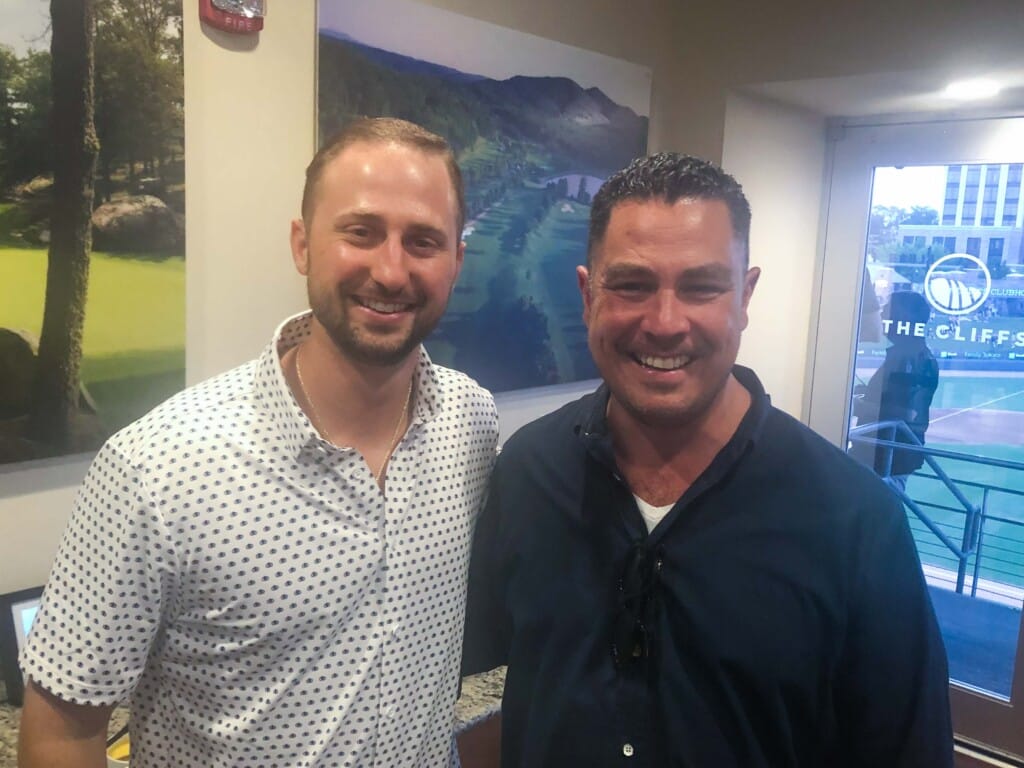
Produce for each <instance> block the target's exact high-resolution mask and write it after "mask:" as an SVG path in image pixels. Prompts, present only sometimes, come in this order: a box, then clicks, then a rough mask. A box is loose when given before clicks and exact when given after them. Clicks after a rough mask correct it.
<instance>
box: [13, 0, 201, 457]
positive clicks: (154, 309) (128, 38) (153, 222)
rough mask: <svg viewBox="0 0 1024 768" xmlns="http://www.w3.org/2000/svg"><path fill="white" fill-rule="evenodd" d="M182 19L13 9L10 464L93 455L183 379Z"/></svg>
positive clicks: (92, 10)
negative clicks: (90, 75)
mask: <svg viewBox="0 0 1024 768" xmlns="http://www.w3.org/2000/svg"><path fill="white" fill-rule="evenodd" d="M86 13H88V14H91V16H92V19H93V21H94V23H92V24H88V23H83V21H82V19H83V18H84V16H83V14H86ZM56 14H60V15H59V16H58V15H56ZM181 14H182V4H181V0H102V1H101V0H89V1H88V2H75V3H54V4H52V7H51V4H50V3H47V2H45V1H44V0H5V1H4V2H3V3H0V464H14V463H19V462H23V461H26V460H32V459H43V458H52V457H56V456H62V455H66V454H75V453H82V452H88V451H92V450H95V449H96V448H98V447H99V445H100V444H101V443H102V442H103V440H104V439H106V438H107V437H108V436H109V435H110V434H112V433H113V432H114V431H116V430H117V429H119V428H120V427H123V426H124V425H125V424H127V423H128V422H130V421H132V420H134V419H136V418H138V417H139V416H141V415H142V414H144V413H145V412H146V411H148V410H149V409H150V408H152V407H153V406H154V405H156V404H157V403H159V402H160V401H161V400H163V399H165V398H166V397H168V396H169V395H170V394H172V393H173V392H175V391H177V390H179V389H181V387H182V386H183V385H184V380H185V255H184V253H185V243H184V226H185V224H184V210H185V208H184V206H185V178H184V166H185V161H184V127H183V115H184V112H183V108H184V104H183V100H184V93H183V66H182V64H183V58H182V16H181ZM90 59H91V61H92V66H93V68H94V77H93V79H92V87H91V88H89V87H87V85H86V83H87V81H88V78H87V76H86V73H87V72H88V71H89V67H88V65H87V62H88V61H89V60H90ZM76 115H77V116H81V117H80V119H78V118H76V117H75V116H76ZM85 116H87V118H86V117H85Z"/></svg>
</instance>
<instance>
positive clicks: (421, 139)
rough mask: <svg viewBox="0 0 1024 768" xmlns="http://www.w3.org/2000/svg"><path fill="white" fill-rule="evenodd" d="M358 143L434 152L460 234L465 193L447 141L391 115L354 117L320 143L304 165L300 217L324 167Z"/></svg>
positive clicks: (307, 216) (308, 209) (308, 214)
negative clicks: (448, 179) (443, 171)
mask: <svg viewBox="0 0 1024 768" xmlns="http://www.w3.org/2000/svg"><path fill="white" fill-rule="evenodd" d="M359 142H368V143H374V144H386V143H395V144H399V145H401V146H405V147H412V148H413V149H418V150H420V151H421V152H424V153H426V154H428V155H437V156H438V157H440V158H441V159H442V160H443V161H444V164H445V166H447V168H448V176H449V177H451V182H452V191H453V192H454V193H455V201H456V225H457V226H456V232H455V234H456V237H460V238H461V237H462V227H463V226H464V225H465V223H466V193H465V189H464V187H463V183H462V172H461V171H460V170H459V164H458V163H457V162H456V161H455V153H454V152H453V151H452V148H451V146H450V145H449V144H448V142H447V141H445V139H444V138H443V137H441V136H438V135H437V134H436V133H432V132H430V131H428V130H427V129H426V128H422V127H420V126H418V125H416V124H415V123H410V122H409V121H408V120H399V119H398V118H395V117H357V118H355V119H354V120H352V121H350V122H349V123H347V124H346V125H345V127H344V128H342V129H341V130H340V131H338V132H337V133H336V134H334V135H333V136H331V138H329V139H328V140H327V141H325V142H324V144H323V146H322V147H320V149H319V150H317V153H316V154H315V155H313V159H312V160H311V161H310V163H309V166H308V167H307V168H306V184H305V186H304V187H303V189H302V218H303V219H304V220H305V221H306V222H308V221H309V219H310V217H311V216H312V214H313V201H314V198H315V197H316V185H317V183H318V182H319V181H320V177H321V176H322V175H323V172H324V168H325V167H326V166H327V164H328V163H330V162H331V161H332V160H333V159H334V158H336V157H337V156H338V155H340V154H341V153H342V152H343V151H345V149H347V148H348V147H350V146H351V145H353V144H357V143H359Z"/></svg>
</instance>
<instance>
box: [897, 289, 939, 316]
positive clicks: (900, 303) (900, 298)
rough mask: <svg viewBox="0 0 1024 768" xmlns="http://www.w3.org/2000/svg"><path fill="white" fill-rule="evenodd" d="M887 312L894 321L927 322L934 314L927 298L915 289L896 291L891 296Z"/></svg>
mask: <svg viewBox="0 0 1024 768" xmlns="http://www.w3.org/2000/svg"><path fill="white" fill-rule="evenodd" d="M886 314H887V315H888V319H889V320H892V321H893V322H894V323H897V322H904V321H910V322H912V323H927V322H928V320H929V318H931V316H932V308H931V307H930V306H929V305H928V301H927V299H925V297H924V296H922V295H921V294H920V293H915V292H914V291H894V292H893V294H892V295H891V296H890V297H889V305H888V306H887V307H886Z"/></svg>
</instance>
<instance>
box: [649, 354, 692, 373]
mask: <svg viewBox="0 0 1024 768" xmlns="http://www.w3.org/2000/svg"><path fill="white" fill-rule="evenodd" d="M638 359H639V360H640V362H641V363H642V364H643V365H646V366H647V367H648V368H657V369H658V370H660V371H674V370H675V369H676V368H682V367H683V366H684V365H686V364H687V363H688V362H690V358H689V357H687V356H686V355H676V356H675V357H654V356H652V355H641V356H640V357H639V358H638Z"/></svg>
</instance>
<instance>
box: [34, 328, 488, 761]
mask: <svg viewBox="0 0 1024 768" xmlns="http://www.w3.org/2000/svg"><path fill="white" fill-rule="evenodd" d="M309 322H310V316H309V314H308V313H304V314H302V315H298V316H296V317H294V318H291V319H289V320H287V321H285V322H284V323H283V324H282V325H281V327H280V328H279V329H278V332H277V334H276V335H275V338H274V341H273V343H272V344H271V345H270V346H269V347H268V348H267V349H266V351H265V352H264V353H263V355H262V356H261V357H260V358H258V359H257V360H254V361H252V362H250V363H248V364H246V365H243V366H241V367H239V368H236V369H234V370H232V371H229V372H227V373H225V374H222V375H220V376H217V377H215V378H213V379H210V380H208V381H206V382H204V383H201V384H199V385H197V386H195V387H192V388H190V389H187V390H185V391H184V392H181V393H179V394H178V395H176V396H174V397H172V398H171V399H170V400H168V401H167V402H165V403H164V404H162V405H160V406H159V407H157V408H156V409H155V410H153V411H152V412H150V413H149V414H148V415H146V416H144V417H143V418H142V419H140V420H139V421H137V422H135V423H134V424H131V425H130V426H128V427H126V428H125V429H124V430H122V431H121V432H119V433H118V434H116V435H115V436H114V437H112V438H111V439H110V440H109V441H108V442H107V444H106V445H105V446H104V447H103V448H102V449H101V450H100V452H99V454H98V455H97V457H96V459H95V460H94V462H93V464H92V466H91V467H90V470H89V473H88V475H87V477H86V479H85V481H84V483H83V485H82V488H81V490H80V492H79V495H78V498H77V501H76V504H75V509H74V512H73V514H72V517H71V521H70V523H69V525H68V529H67V531H66V532H65V534H64V538H63V540H62V542H61V546H60V551H59V553H58V556H57V560H56V563H55V565H54V567H53V571H52V573H51V576H50V581H49V583H48V585H47V588H46V593H45V596H44V599H43V605H42V608H41V610H40V612H39V614H38V616H37V618H36V620H35V624H34V627H33V629H32V633H31V637H30V638H29V642H28V645H27V646H26V648H25V650H24V652H23V654H22V657H21V664H22V668H23V670H24V672H25V674H26V676H27V677H31V678H32V679H33V680H35V681H36V682H37V683H38V684H39V685H41V686H42V687H43V688H45V689H46V690H48V691H50V692H52V693H54V694H56V695H57V696H59V697H60V698H62V699H65V700H68V701H72V702H77V703H82V704H93V705H104V704H113V703H116V702H118V701H121V700H122V699H124V698H125V697H126V696H128V695H129V694H130V696H131V708H132V733H131V735H132V758H131V762H132V766H133V768H147V766H174V767H175V768H179V767H180V766H199V765H201V766H204V768H211V767H212V766H261V767H262V766H332V767H333V766H360V767H362V766H381V768H384V767H387V768H395V767H396V766H409V767H410V768H412V767H413V766H416V767H417V768H419V767H421V766H428V767H429V766H445V765H448V764H449V760H450V759H452V755H451V727H452V718H453V704H454V700H455V696H456V687H457V680H458V674H459V657H460V652H461V645H462V630H463V616H464V612H465V586H466V572H467V565H468V560H469V551H470V538H471V535H472V530H473V525H474V522H475V519H476V514H477V511H478V509H479V507H480V505H481V502H482V499H483V496H484V492H485V487H486V482H487V477H488V474H489V472H490V469H491V466H492V464H493V461H494V455H495V445H496V442H497V417H496V412H495V407H494V401H493V399H492V398H491V395H490V394H489V393H488V392H487V391H486V390H484V389H482V388H481V387H479V386H478V385H477V384H476V383H475V382H474V381H473V380H472V379H470V378H468V377H466V376H465V375H463V374H461V373H458V372H455V371H451V370H449V369H446V368H443V367H440V366H436V365H433V364H432V363H431V362H430V360H429V358H428V357H427V354H426V352H425V351H422V350H421V352H420V361H419V365H418V367H417V369H416V373H415V376H416V398H415V403H414V406H413V414H412V418H411V423H410V427H409V430H408V432H407V433H406V435H405V437H404V438H403V439H402V440H401V442H400V443H399V445H398V447H397V448H396V450H395V452H394V455H393V456H392V458H391V461H390V463H389V466H388V470H387V494H386V495H385V494H383V493H382V492H381V491H380V489H379V487H378V486H377V483H376V481H375V480H374V477H373V474H372V473H371V471H370V468H369V466H368V465H367V464H366V462H365V461H364V460H363V458H362V456H361V455H360V454H359V453H358V452H357V451H355V450H353V449H350V448H338V447H335V446H332V445H330V444H329V443H326V442H325V441H323V440H322V439H321V438H320V436H319V435H318V434H317V432H316V430H314V429H313V427H312V425H311V424H310V422H309V420H308V419H307V418H306V416H305V415H304V414H303V412H302V410H301V409H300V408H299V406H298V404H297V403H296V401H295V399H294V398H293V396H292V394H291V392H290V390H289V388H288V386H287V384H286V382H285V379H284V375H283V373H282V371H281V365H280V357H281V355H282V354H283V353H284V352H285V351H286V350H287V349H288V348H290V347H292V346H294V345H295V344H297V343H298V342H300V341H301V340H302V339H303V338H305V337H306V336H307V335H308V333H309Z"/></svg>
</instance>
